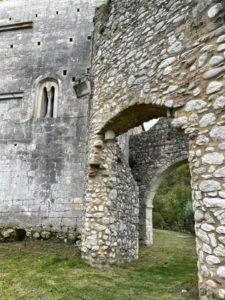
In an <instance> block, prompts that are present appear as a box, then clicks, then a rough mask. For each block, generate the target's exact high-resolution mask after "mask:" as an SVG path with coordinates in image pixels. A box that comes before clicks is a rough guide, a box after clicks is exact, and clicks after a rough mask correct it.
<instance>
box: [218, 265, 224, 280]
mask: <svg viewBox="0 0 225 300" xmlns="http://www.w3.org/2000/svg"><path fill="white" fill-rule="evenodd" d="M217 275H218V276H219V277H221V278H225V267H219V268H218V270H217Z"/></svg>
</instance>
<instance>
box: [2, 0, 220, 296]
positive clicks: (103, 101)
mask: <svg viewBox="0 0 225 300" xmlns="http://www.w3.org/2000/svg"><path fill="white" fill-rule="evenodd" d="M106 2H107V1H102V0H99V1H96V2H94V1H91V0H85V1H83V0H82V1H81V0H74V1H69V0H68V1H67V0H65V1H57V2H56V1H54V2H53V1H49V0H40V1H38V2H37V1H33V0H30V1H22V0H18V1H13V0H4V1H1V2H0V7H1V9H0V46H1V47H0V58H1V70H0V112H1V120H0V122H1V126H0V143H1V147H0V164H1V167H0V181H1V182H0V183H1V184H0V214H1V216H0V224H1V226H2V227H10V226H11V227H23V228H25V229H26V231H27V233H28V234H29V235H30V236H32V237H37V238H40V237H42V238H46V237H48V235H51V234H53V235H58V236H63V237H65V238H70V237H71V238H72V239H74V237H75V235H76V231H77V228H81V227H82V254H83V257H84V258H85V259H86V260H87V261H88V262H89V263H90V264H92V265H98V266H99V265H102V264H111V263H122V262H126V261H131V260H133V259H136V258H137V257H138V247H139V245H138V244H139V243H138V239H139V234H138V227H139V206H140V205H139V191H138V185H137V183H136V182H135V180H134V177H133V174H132V172H131V169H130V167H129V165H128V163H127V160H126V159H125V158H124V155H123V153H122V151H121V149H120V147H119V146H118V143H117V137H118V136H120V135H122V134H125V133H126V132H127V131H128V130H129V129H132V128H134V127H135V126H138V125H141V124H142V123H143V122H145V121H147V120H149V119H152V118H157V117H170V118H173V119H174V120H173V122H172V123H173V126H175V127H179V128H180V129H181V130H183V133H184V134H185V135H186V136H187V139H188V143H189V155H188V160H189V165H190V170H191V175H192V189H193V206H194V210H195V222H196V235H197V240H196V245H197V254H198V273H199V290H200V298H201V299H203V300H206V299H209V300H211V299H225V180H224V178H225V156H224V150H225V124H224V123H225V115H224V109H225V96H224V75H225V64H224V59H225V54H224V53H225V21H224V17H225V16H224V12H225V1H219V0H217V1H214V0H182V1H181V0H178V1H177V0H157V1H156V0H139V1H136V0H129V1H128V0H121V1H116V0H111V1H110V2H109V3H106ZM101 4H103V5H101ZM99 5H101V7H100V8H99V9H97V10H96V12H95V7H96V6H97V7H99ZM94 16H95V23H94V24H93V17H94ZM93 30H94V34H93V35H92V31H93ZM91 57H92V60H91ZM86 161H88V165H87V166H86ZM84 193H85V200H84V197H83V195H84ZM82 215H83V223H82V226H81V216H82Z"/></svg>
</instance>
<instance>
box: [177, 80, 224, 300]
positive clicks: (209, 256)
mask: <svg viewBox="0 0 225 300" xmlns="http://www.w3.org/2000/svg"><path fill="white" fill-rule="evenodd" d="M213 86H214V87H216V86H217V89H218V87H220V89H218V90H216V89H213V88H212V87H213ZM211 88H212V89H211ZM210 89H211V90H210ZM221 90H222V85H221V84H219V82H211V83H208V87H207V91H208V93H209V95H211V96H209V98H208V99H207V98H206V99H207V100H205V101H203V100H197V99H196V100H191V101H189V102H188V103H187V104H186V106H185V111H186V112H192V113H191V114H190V115H188V116H187V117H181V118H180V119H179V120H175V121H174V123H176V122H177V121H178V122H181V123H183V125H182V126H183V128H185V132H186V133H187V134H188V136H189V165H190V171H191V175H192V190H193V206H194V211H195V230H196V245H197V254H198V274H199V291H200V299H201V300H211V299H225V154H224V150H225V123H224V120H223V119H224V118H223V113H222V111H223V109H222V106H223V107H224V108H225V97H223V96H220V95H217V94H216V92H218V91H221ZM206 103H208V105H207V104H206ZM196 105H197V106H196ZM206 106H208V107H207V108H206ZM193 118H194V119H193ZM184 121H185V122H184Z"/></svg>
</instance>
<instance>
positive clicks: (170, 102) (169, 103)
mask: <svg viewBox="0 0 225 300" xmlns="http://www.w3.org/2000/svg"><path fill="white" fill-rule="evenodd" d="M165 106H166V107H169V108H171V107H173V100H167V101H166V102H165Z"/></svg>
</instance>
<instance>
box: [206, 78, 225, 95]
mask: <svg viewBox="0 0 225 300" xmlns="http://www.w3.org/2000/svg"><path fill="white" fill-rule="evenodd" d="M222 86H223V85H222V83H221V82H219V81H212V82H210V84H209V85H208V86H207V90H206V94H207V95H210V94H213V93H216V92H218V91H220V90H221V88H222Z"/></svg>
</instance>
